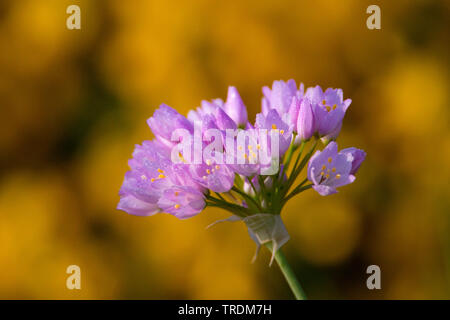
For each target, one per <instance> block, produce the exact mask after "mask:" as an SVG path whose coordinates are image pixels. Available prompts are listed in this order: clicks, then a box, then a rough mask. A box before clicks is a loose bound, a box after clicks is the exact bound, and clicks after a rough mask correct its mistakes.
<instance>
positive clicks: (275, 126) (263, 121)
mask: <svg viewBox="0 0 450 320" xmlns="http://www.w3.org/2000/svg"><path fill="white" fill-rule="evenodd" d="M255 127H256V128H257V129H266V130H267V132H268V135H269V137H270V135H272V134H275V132H277V133H278V134H279V154H280V157H281V156H282V155H283V154H284V153H285V152H286V150H287V149H288V148H289V145H290V143H291V139H292V128H291V127H290V126H288V124H286V122H285V121H283V119H282V118H281V117H280V115H279V114H278V112H277V111H276V110H274V109H272V110H270V111H269V112H268V113H267V114H266V115H263V114H262V113H258V114H257V115H256V122H255ZM269 140H270V139H269ZM269 148H271V146H270V145H269Z"/></svg>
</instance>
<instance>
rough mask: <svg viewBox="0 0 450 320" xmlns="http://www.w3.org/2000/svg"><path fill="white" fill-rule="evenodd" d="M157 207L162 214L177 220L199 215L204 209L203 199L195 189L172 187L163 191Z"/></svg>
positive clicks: (201, 194)
mask: <svg viewBox="0 0 450 320" xmlns="http://www.w3.org/2000/svg"><path fill="white" fill-rule="evenodd" d="M158 206H159V207H160V208H161V210H163V211H164V212H167V213H170V214H171V215H174V216H175V217H177V218H179V219H186V218H190V217H192V216H195V215H196V214H199V213H200V212H201V211H202V210H203V208H204V207H205V197H204V195H203V193H201V192H200V191H198V190H197V189H194V188H191V187H184V186H173V187H172V188H169V189H166V190H164V192H163V193H162V195H161V198H160V199H159V200H158Z"/></svg>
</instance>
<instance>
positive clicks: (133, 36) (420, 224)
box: [0, 0, 450, 299]
mask: <svg viewBox="0 0 450 320" xmlns="http://www.w3.org/2000/svg"><path fill="white" fill-rule="evenodd" d="M71 4H77V5H79V6H80V8H81V30H68V29H67V28H66V19H67V17H68V14H66V8H67V6H69V5H71ZM371 4H377V5H379V6H380V8H381V30H368V29H367V27H366V19H367V17H368V16H369V15H368V14H366V8H367V7H368V6H369V5H371ZM449 18H450V2H449V1H444V0H443V1H434V0H416V1H407V0H401V1H375V0H373V1H372V0H370V1H368V0H367V1H366V0H363V1H361V0H345V1H341V2H337V1H331V0H330V1H325V0H317V1H299V0H293V1H256V0H254V1H221V2H215V1H211V0H191V1H144V0H141V1H138V0H130V1H126V2H124V1H120V0H102V1H100V0H98V1H88V0H84V1H81V0H44V1H35V0H20V1H12V0H9V1H6V0H4V1H2V2H1V3H0V46H1V47H0V70H1V71H0V109H1V117H0V119H1V120H0V121H1V125H0V298H3V299H12V298H20V299H53V298H56V299H111V298H125V299H133V298H134V299H147V298H149V299H170V298H180V299H198V298H200V299H221V298H223V299H226V298H228V299H259V298H267V299H283V298H291V293H290V291H289V288H288V287H287V285H286V284H285V282H284V279H283V278H282V275H281V273H280V271H279V270H278V267H277V266H275V265H274V266H272V267H270V268H269V267H268V262H269V254H268V252H262V254H260V256H259V257H258V260H257V262H256V263H255V264H251V263H250V260H251V257H252V255H253V252H254V248H255V245H254V243H253V242H252V241H251V240H250V238H249V237H248V235H247V232H246V230H245V227H244V225H243V224H238V223H235V224H221V225H218V226H216V227H214V228H212V229H208V230H206V229H205V227H206V226H207V225H208V224H209V223H211V222H213V221H215V220H217V219H220V218H224V217H227V213H225V212H223V211H219V210H211V209H208V210H206V211H204V212H202V213H201V214H200V215H198V216H196V217H194V218H192V219H188V220H185V221H180V220H177V219H176V218H174V217H172V216H170V215H166V214H160V215H156V216H154V217H149V218H140V217H135V216H131V215H127V214H125V213H124V212H121V211H117V210H116V209H115V207H116V204H117V202H118V199H119V197H118V190H119V188H120V185H121V183H122V180H123V176H124V173H125V172H126V171H127V170H128V167H127V159H128V158H130V157H131V153H132V150H133V148H134V144H136V143H140V142H141V141H142V140H146V139H151V137H152V136H151V132H150V130H149V128H148V127H147V124H146V119H147V118H148V117H150V116H151V115H152V113H153V111H154V110H155V108H157V107H158V106H159V104H161V103H163V102H164V103H167V104H168V105H170V106H172V107H174V108H176V109H177V110H179V111H180V112H181V113H183V114H186V113H187V111H188V110H189V109H190V108H194V107H196V106H198V105H199V104H200V101H201V100H202V99H212V98H216V97H221V98H225V97H226V91H227V86H228V85H235V86H236V87H237V88H238V90H239V91H240V93H241V95H242V98H243V99H244V102H245V103H246V105H247V107H248V108H249V109H250V117H251V119H254V116H255V114H256V113H257V112H258V111H259V108H260V101H261V97H262V92H261V87H262V86H263V85H271V83H272V81H273V80H278V79H283V80H288V79H290V78H293V79H295V80H296V81H297V83H298V82H304V83H305V86H312V85H316V84H320V85H321V86H322V87H338V88H342V89H343V90H344V95H345V97H347V98H351V99H352V100H353V103H352V105H351V106H350V108H349V110H348V112H347V115H346V118H345V121H344V127H343V130H342V132H341V135H340V137H339V139H338V143H339V146H340V147H341V148H344V147H350V146H356V147H359V148H362V149H364V150H365V151H366V152H367V154H368V157H367V159H366V161H365V163H364V164H363V165H362V168H361V170H360V171H359V173H358V177H357V180H356V182H355V183H354V184H352V185H350V186H347V187H344V188H341V190H340V192H339V193H338V194H337V195H333V196H330V197H326V198H325V197H320V196H319V195H318V194H316V193H315V192H313V191H309V192H305V193H302V194H301V195H300V196H299V197H297V198H295V199H294V200H293V201H291V202H290V204H289V205H288V206H287V208H286V210H285V212H284V213H283V217H284V219H285V222H286V225H287V229H288V231H289V233H290V235H291V240H290V241H289V242H288V243H287V244H286V245H285V247H284V251H285V253H286V255H287V257H288V259H289V261H290V262H291V263H292V265H293V267H294V268H295V272H296V273H297V275H298V277H299V279H300V281H301V282H302V283H303V286H304V289H305V291H306V292H307V294H308V295H309V297H310V298H323V299H327V298H331V299H337V298H340V299H373V298H387V299H420V298H425V299H428V298H447V299H448V298H450V200H449V199H450V198H449V196H450V194H449V190H450V188H449V178H450V172H449V163H450V131H449V118H450V117H449V102H450V96H449V83H450V82H449V75H450V72H449V70H450V68H449V49H450V45H449V44H450V41H449V40H450V19H449ZM266 251H267V250H266ZM71 264H76V265H79V266H80V268H81V285H82V289H81V290H68V289H67V288H66V278H67V277H68V275H67V274H66V268H67V266H69V265H71ZM372 264H376V265H379V266H380V268H381V285H382V289H381V290H372V291H371V290H368V289H367V287H366V279H367V277H368V275H367V274H366V268H367V266H369V265H372Z"/></svg>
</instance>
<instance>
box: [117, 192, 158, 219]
mask: <svg viewBox="0 0 450 320" xmlns="http://www.w3.org/2000/svg"><path fill="white" fill-rule="evenodd" d="M117 209H118V210H122V211H125V212H128V213H129V214H133V215H135V216H152V215H154V214H156V213H158V212H161V209H160V208H159V207H158V205H157V204H156V203H150V202H145V201H142V200H139V199H138V198H136V197H135V196H133V195H131V194H124V195H123V196H121V197H120V200H119V204H118V205H117Z"/></svg>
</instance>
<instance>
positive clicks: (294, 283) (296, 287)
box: [266, 243, 307, 300]
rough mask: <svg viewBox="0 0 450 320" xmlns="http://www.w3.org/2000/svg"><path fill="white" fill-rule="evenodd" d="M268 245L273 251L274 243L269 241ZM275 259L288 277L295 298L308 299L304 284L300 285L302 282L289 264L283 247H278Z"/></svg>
mask: <svg viewBox="0 0 450 320" xmlns="http://www.w3.org/2000/svg"><path fill="white" fill-rule="evenodd" d="M266 247H267V248H268V249H269V250H270V252H272V244H271V243H269V244H267V245H266ZM275 261H276V262H277V264H278V266H279V267H280V270H281V272H282V273H283V276H284V278H285V279H286V282H287V283H288V285H289V288H291V291H292V293H293V294H294V296H295V299H297V300H306V299H307V297H306V294H305V292H304V291H303V288H302V286H301V285H300V282H299V281H298V279H297V277H296V276H295V273H294V270H292V268H291V266H290V265H289V263H288V261H287V259H286V256H285V255H284V253H283V251H282V250H281V249H278V250H277V252H275Z"/></svg>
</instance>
